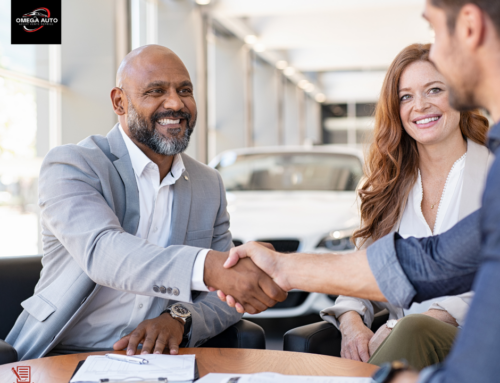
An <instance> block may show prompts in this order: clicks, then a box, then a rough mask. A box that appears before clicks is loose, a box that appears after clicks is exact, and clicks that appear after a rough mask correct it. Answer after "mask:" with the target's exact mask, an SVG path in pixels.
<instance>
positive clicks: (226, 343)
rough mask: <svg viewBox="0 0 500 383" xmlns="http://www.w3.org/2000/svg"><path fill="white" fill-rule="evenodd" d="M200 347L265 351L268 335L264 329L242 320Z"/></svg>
mask: <svg viewBox="0 0 500 383" xmlns="http://www.w3.org/2000/svg"><path fill="white" fill-rule="evenodd" d="M200 347H218V348H254V349H260V350H265V348H266V335H265V332H264V329H263V328H262V327H260V326H259V325H257V324H255V323H253V322H250V321H247V320H245V319H242V320H240V321H239V322H238V323H236V324H233V325H232V326H231V327H228V328H227V329H226V330H225V331H223V332H221V333H220V334H219V335H216V336H214V337H213V338H212V339H209V340H208V341H207V342H205V343H204V344H203V345H201V346H200Z"/></svg>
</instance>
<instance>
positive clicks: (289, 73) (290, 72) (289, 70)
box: [283, 66, 295, 76]
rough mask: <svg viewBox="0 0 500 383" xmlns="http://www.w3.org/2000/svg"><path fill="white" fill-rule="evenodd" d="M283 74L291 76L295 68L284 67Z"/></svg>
mask: <svg viewBox="0 0 500 383" xmlns="http://www.w3.org/2000/svg"><path fill="white" fill-rule="evenodd" d="M283 73H284V74H285V75H286V76H293V75H294V74H295V68H294V67H292V66H289V67H286V68H285V70H284V71H283Z"/></svg>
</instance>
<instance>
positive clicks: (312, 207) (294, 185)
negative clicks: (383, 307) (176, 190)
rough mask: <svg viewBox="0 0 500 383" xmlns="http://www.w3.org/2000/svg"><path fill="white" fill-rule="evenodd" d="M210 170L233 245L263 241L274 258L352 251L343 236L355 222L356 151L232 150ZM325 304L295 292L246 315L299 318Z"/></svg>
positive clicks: (319, 297)
mask: <svg viewBox="0 0 500 383" xmlns="http://www.w3.org/2000/svg"><path fill="white" fill-rule="evenodd" d="M210 166H212V167H214V168H215V169H217V170H218V171H219V172H220V174H221V176H222V179H223V181H224V185H225V188H226V193H227V201H228V211H229V214H230V215H231V228H230V230H231V233H232V235H233V242H234V244H235V245H236V246H238V245H240V244H242V243H246V242H248V241H263V242H270V243H272V244H273V245H274V247H275V248H276V250H278V251H281V252H297V251H300V252H306V253H315V252H323V253H324V252H337V253H338V252H346V251H352V250H353V249H354V245H353V244H352V243H351V242H350V237H351V235H352V233H353V231H354V230H355V229H357V228H358V227H359V222H360V219H359V212H358V207H357V204H356V194H355V193H356V192H355V189H356V186H357V184H358V182H359V181H360V179H361V177H362V176H363V170H362V169H363V153H362V151H361V150H359V149H354V148H346V147H339V146H335V145H325V146H316V147H303V146H296V147H290V146H288V147H261V148H246V149H236V150H230V151H226V152H223V153H221V154H219V155H218V156H217V157H215V158H214V159H213V160H212V161H211V162H210ZM333 299H334V298H333ZM333 303H334V301H333V300H332V298H330V297H329V296H327V295H324V294H317V293H312V294H310V293H307V292H304V291H299V290H297V291H292V292H290V293H289V294H288V298H287V299H286V300H285V301H284V302H282V303H278V304H277V305H276V306H274V307H273V308H272V309H269V310H267V311H264V312H262V313H260V314H256V315H251V317H259V318H283V317H294V316H300V315H306V314H311V313H317V312H318V311H320V310H321V309H323V308H325V307H328V306H331V305H332V304H333ZM246 315H248V314H246Z"/></svg>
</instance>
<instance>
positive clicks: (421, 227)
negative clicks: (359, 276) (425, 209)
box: [399, 153, 474, 325]
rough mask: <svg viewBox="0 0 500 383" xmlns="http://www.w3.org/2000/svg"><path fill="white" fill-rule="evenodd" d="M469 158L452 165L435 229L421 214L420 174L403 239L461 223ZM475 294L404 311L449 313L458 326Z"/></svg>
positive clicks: (436, 300) (402, 226) (403, 223)
mask: <svg viewBox="0 0 500 383" xmlns="http://www.w3.org/2000/svg"><path fill="white" fill-rule="evenodd" d="M466 155H467V153H466V154H464V155H463V156H462V157H460V158H459V159H458V160H457V161H456V162H455V163H454V164H453V167H452V168H451V170H450V173H449V174H448V178H447V180H446V183H445V186H444V189H443V194H442V196H441V201H439V206H438V207H437V209H438V210H437V216H436V222H435V224H434V228H433V230H431V228H430V227H429V225H428V224H427V221H426V220H425V218H424V214H423V213H422V199H423V196H424V193H423V187H422V178H421V176H420V171H419V172H418V179H417V182H416V183H415V185H414V186H413V188H412V190H411V191H410V194H409V196H408V202H407V204H406V207H405V210H404V212H403V216H402V218H401V224H400V226H399V234H400V235H401V236H402V237H403V238H408V237H417V238H423V237H430V236H432V235H438V234H441V233H444V232H445V231H447V230H449V229H451V228H452V227H453V226H454V225H455V224H456V223H457V222H458V213H459V209H458V207H459V206H460V200H461V197H462V186H463V180H464V177H463V175H464V174H463V173H464V168H465V159H466ZM473 294H474V293H473V292H467V293H464V294H461V295H456V296H452V297H440V298H434V299H430V300H428V301H424V302H422V303H414V304H413V305H412V306H411V307H410V308H409V309H408V310H404V313H405V315H409V314H420V313H423V312H425V311H427V310H429V309H430V308H432V309H440V310H446V311H448V313H449V314H450V315H452V316H453V317H454V318H455V320H456V321H457V322H458V324H459V325H462V324H463V322H464V319H465V315H466V314H467V311H468V309H469V305H470V302H471V300H472V296H473Z"/></svg>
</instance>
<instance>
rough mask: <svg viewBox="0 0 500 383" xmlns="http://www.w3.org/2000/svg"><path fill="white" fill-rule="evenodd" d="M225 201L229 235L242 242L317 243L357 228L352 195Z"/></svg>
mask: <svg viewBox="0 0 500 383" xmlns="http://www.w3.org/2000/svg"><path fill="white" fill-rule="evenodd" d="M227 199H228V211H229V214H230V216H231V228H230V230H231V233H232V235H233V238H234V239H239V240H241V241H243V242H246V241H250V240H255V239H280V238H284V239H285V238H298V239H301V242H302V241H303V240H307V239H309V240H311V241H317V240H318V238H322V237H323V236H324V235H326V234H327V233H328V232H330V231H332V230H342V229H348V228H352V227H355V226H357V225H359V216H358V211H357V206H356V194H355V192H354V191H352V192H330V191H290V192H286V191H248V192H243V191H237V192H227ZM301 247H302V246H301Z"/></svg>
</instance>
